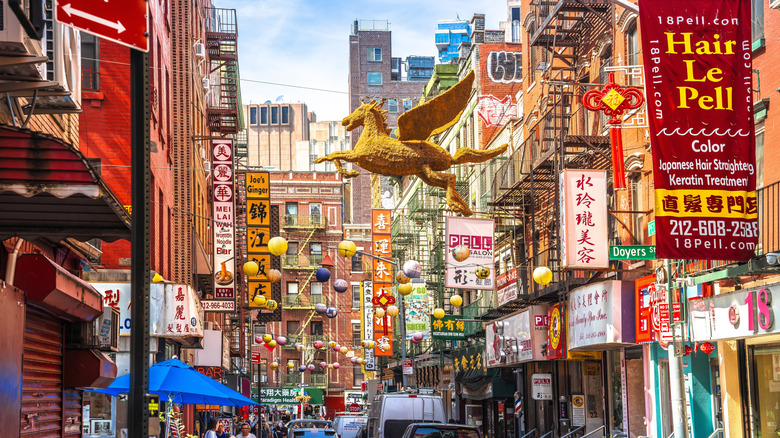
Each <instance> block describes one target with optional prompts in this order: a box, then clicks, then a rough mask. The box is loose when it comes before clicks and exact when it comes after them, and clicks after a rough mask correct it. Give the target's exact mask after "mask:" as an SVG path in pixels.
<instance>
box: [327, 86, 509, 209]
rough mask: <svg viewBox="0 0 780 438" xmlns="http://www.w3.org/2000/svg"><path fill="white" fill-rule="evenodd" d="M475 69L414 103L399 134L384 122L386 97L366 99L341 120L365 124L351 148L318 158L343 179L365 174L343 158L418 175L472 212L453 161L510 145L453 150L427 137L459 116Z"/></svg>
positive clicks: (472, 159)
mask: <svg viewBox="0 0 780 438" xmlns="http://www.w3.org/2000/svg"><path fill="white" fill-rule="evenodd" d="M473 83H474V72H473V71H472V72H471V73H469V74H468V75H467V76H466V77H465V78H463V79H462V80H461V81H459V82H458V83H457V84H455V85H454V86H453V87H452V88H450V89H449V90H447V91H446V92H444V93H442V94H441V95H439V96H437V97H435V98H433V99H431V100H430V101H428V102H425V103H423V104H422V105H418V106H416V107H414V108H412V109H411V110H409V111H406V112H405V113H403V114H401V116H400V117H398V129H397V130H396V138H393V137H391V136H390V133H391V131H390V129H389V128H388V126H387V123H386V122H385V121H386V120H387V111H386V110H383V109H382V105H384V101H382V102H377V101H376V100H374V101H371V102H369V103H364V104H361V105H360V107H358V108H357V109H356V110H355V111H353V112H352V114H350V115H348V116H347V117H345V118H344V120H342V121H341V124H342V125H343V126H345V127H346V129H347V131H352V130H353V129H355V128H357V127H359V126H363V132H362V133H361V135H360V138H359V139H358V142H357V144H356V145H355V148H354V149H352V150H351V151H336V152H333V153H332V154H329V155H327V156H324V157H320V158H317V159H316V160H314V163H322V162H323V161H332V162H333V163H334V164H335V165H336V169H338V172H339V174H341V176H343V177H344V178H354V177H356V176H358V175H360V172H358V171H357V170H345V169H344V168H343V167H342V166H341V161H349V162H351V163H355V164H357V165H358V166H360V167H362V168H363V169H366V170H367V171H369V172H373V173H378V174H380V175H386V176H407V175H416V176H417V177H418V178H420V179H421V180H422V181H423V182H424V183H426V184H428V185H431V186H434V187H440V188H443V189H446V190H447V205H448V206H449V207H450V209H452V211H454V212H456V213H460V214H462V215H463V216H471V215H472V214H473V212H472V211H471V209H470V208H469V207H468V204H466V202H464V201H463V199H462V198H461V197H460V195H458V192H457V191H456V190H455V183H456V182H457V179H456V176H455V175H453V174H451V173H445V172H444V171H445V170H447V169H449V168H450V167H452V165H453V164H463V163H481V162H484V161H487V160H490V159H491V158H493V157H495V156H497V155H500V154H501V153H503V152H504V151H505V150H506V149H507V147H509V145H508V144H504V145H502V146H500V147H497V148H493V149H490V150H477V149H472V148H467V147H462V148H460V149H458V150H457V151H456V152H455V156H454V157H453V156H452V155H450V154H449V152H447V151H446V150H445V149H444V148H442V147H441V146H439V145H437V144H435V143H432V142H430V141H428V139H429V138H430V137H431V136H433V135H436V134H440V133H442V132H444V131H446V130H447V129H449V128H450V127H451V126H452V125H454V124H455V123H456V122H457V121H458V119H460V116H461V114H462V113H463V108H465V106H466V103H467V102H468V100H469V97H470V96H471V87H472V84H473Z"/></svg>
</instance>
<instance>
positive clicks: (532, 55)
mask: <svg viewBox="0 0 780 438" xmlns="http://www.w3.org/2000/svg"><path fill="white" fill-rule="evenodd" d="M534 33H536V24H535V23H531V25H530V26H528V38H527V39H526V41H531V37H532V36H534ZM528 53H529V55H528V73H529V74H528V86H529V87H530V86H531V85H533V84H535V83H536V63H537V61H538V60H539V59H538V56H537V55H536V47H532V46H531V45H530V44H529V45H528Z"/></svg>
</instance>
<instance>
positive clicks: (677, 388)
mask: <svg viewBox="0 0 780 438" xmlns="http://www.w3.org/2000/svg"><path fill="white" fill-rule="evenodd" d="M664 265H665V268H666V302H667V303H668V305H669V325H670V326H671V327H672V342H670V343H669V347H668V348H667V351H668V353H669V395H670V397H671V401H672V431H673V432H674V433H673V435H674V438H687V437H688V428H687V427H686V423H687V418H688V416H687V415H686V412H685V376H684V375H683V360H682V356H683V355H682V352H683V348H684V346H683V343H682V338H681V337H682V330H680V337H678V336H677V329H678V327H679V328H680V329H682V327H683V324H685V321H684V319H683V318H681V319H682V320H681V321H680V322H675V321H674V296H673V293H672V286H673V284H674V280H673V279H672V268H673V266H674V265H673V264H672V260H670V259H666V260H665V261H664ZM684 304H685V303H684V302H682V300H681V302H680V316H682V315H684V312H683V309H682V306H683V305H684Z"/></svg>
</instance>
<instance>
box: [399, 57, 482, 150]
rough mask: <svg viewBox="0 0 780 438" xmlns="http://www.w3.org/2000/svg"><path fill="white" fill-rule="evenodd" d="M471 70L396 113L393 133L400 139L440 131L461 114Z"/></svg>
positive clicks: (472, 74) (467, 98) (470, 78)
mask: <svg viewBox="0 0 780 438" xmlns="http://www.w3.org/2000/svg"><path fill="white" fill-rule="evenodd" d="M473 83H474V72H473V71H472V72H471V73H469V74H468V76H466V77H465V78H463V79H462V80H461V81H460V82H458V83H457V84H455V85H453V86H452V88H450V89H449V90H447V91H445V92H444V93H442V94H440V95H439V96H436V97H435V98H433V99H431V100H429V101H428V102H425V103H424V104H422V105H418V106H416V107H414V108H412V109H410V110H409V111H407V112H405V113H403V114H401V116H400V117H398V130H397V131H396V135H397V137H398V139H399V140H401V141H409V140H427V139H428V138H429V137H430V136H432V135H435V134H438V133H440V132H443V131H444V130H446V129H447V128H449V127H450V126H452V125H453V124H454V123H455V122H457V121H458V118H460V114H461V113H462V112H463V108H464V107H465V106H466V102H468V100H469V96H471V85H472V84H473Z"/></svg>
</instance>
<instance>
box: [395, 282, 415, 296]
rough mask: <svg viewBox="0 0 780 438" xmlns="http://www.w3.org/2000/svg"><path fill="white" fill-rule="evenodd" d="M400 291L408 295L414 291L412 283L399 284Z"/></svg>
mask: <svg viewBox="0 0 780 438" xmlns="http://www.w3.org/2000/svg"><path fill="white" fill-rule="evenodd" d="M398 293H399V294H401V295H403V296H407V295H409V294H410V293H412V285H411V284H410V283H404V284H399V285H398Z"/></svg>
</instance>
